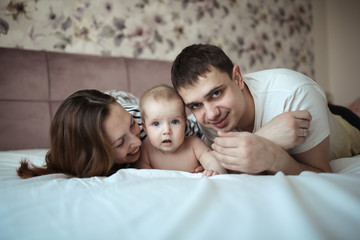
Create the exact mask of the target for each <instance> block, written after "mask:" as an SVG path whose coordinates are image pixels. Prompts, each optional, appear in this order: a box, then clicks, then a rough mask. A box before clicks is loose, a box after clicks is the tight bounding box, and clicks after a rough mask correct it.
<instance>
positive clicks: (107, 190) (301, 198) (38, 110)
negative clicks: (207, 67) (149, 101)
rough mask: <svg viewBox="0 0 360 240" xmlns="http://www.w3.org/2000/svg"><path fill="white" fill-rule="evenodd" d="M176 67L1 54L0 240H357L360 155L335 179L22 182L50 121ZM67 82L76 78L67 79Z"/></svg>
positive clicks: (43, 147) (307, 175)
mask: <svg viewBox="0 0 360 240" xmlns="http://www.w3.org/2000/svg"><path fill="white" fill-rule="evenodd" d="M170 67H171V63H169V62H163V61H154V60H140V59H126V58H119V57H96V56H85V55H76V54H62V53H52V52H43V51H38V52H37V51H27V50H17V49H5V48H0V70H1V75H0V76H1V79H0V150H1V151H0V239H156V240H161V239H186V240H188V239H301V240H303V239H360V155H358V156H354V157H350V158H343V159H336V160H333V161H331V167H332V169H333V170H334V173H333V174H316V173H312V172H303V173H302V174H300V175H299V176H285V175H284V174H283V173H281V172H279V173H277V174H276V175H275V176H252V175H247V174H227V175H216V176H213V177H210V178H206V177H202V176H201V174H200V173H198V174H192V173H187V172H181V171H167V170H156V169H152V170H148V169H142V170H138V169H131V168H130V169H121V170H119V171H118V172H116V173H115V174H113V175H111V176H110V177H92V178H84V179H78V178H69V177H68V176H66V175H63V174H52V175H47V176H41V177H36V178H31V179H20V178H19V177H18V176H17V175H16V169H17V167H18V166H19V161H20V160H21V159H22V158H28V159H29V160H30V161H31V162H33V163H34V164H37V165H42V164H43V163H44V156H45V154H46V152H47V150H48V148H49V137H48V131H49V126H50V121H51V117H52V116H53V114H54V112H55V111H56V108H57V106H58V105H59V103H60V102H61V101H62V100H63V99H64V98H65V97H67V96H68V95H69V94H71V93H72V92H74V91H76V90H78V89H82V88H96V89H99V90H104V91H105V90H111V89H118V90H122V91H126V92H130V93H133V94H134V96H136V97H139V96H140V95H141V93H142V92H143V91H145V90H146V89H147V88H148V87H151V86H152V85H155V84H159V83H168V84H170V79H169V76H168V74H169V72H168V71H169V70H170ZM70 76H71V77H70Z"/></svg>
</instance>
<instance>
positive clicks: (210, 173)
mask: <svg viewBox="0 0 360 240" xmlns="http://www.w3.org/2000/svg"><path fill="white" fill-rule="evenodd" d="M218 174H219V173H218V172H216V171H214V170H204V171H203V174H202V176H203V177H211V176H215V175H218Z"/></svg>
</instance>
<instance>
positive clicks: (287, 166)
mask: <svg viewBox="0 0 360 240" xmlns="http://www.w3.org/2000/svg"><path fill="white" fill-rule="evenodd" d="M171 79H172V83H173V86H174V88H175V89H176V90H177V91H178V92H179V94H180V96H181V97H182V99H183V101H184V102H185V104H186V106H187V107H188V108H189V109H190V110H191V111H192V113H193V114H194V116H195V117H196V119H197V121H198V122H199V123H200V126H201V128H202V130H203V132H204V134H205V137H206V141H207V142H208V143H210V144H211V147H212V149H213V154H214V156H215V157H216V158H217V159H218V160H219V161H220V164H221V165H222V166H223V167H225V168H227V169H230V170H235V171H240V172H246V173H251V174H258V173H263V172H267V173H270V174H274V173H276V172H278V171H282V172H284V173H285V174H299V173H301V172H302V171H305V170H308V171H314V172H331V171H332V170H331V167H330V164H329V159H334V158H339V157H347V156H351V155H355V154H359V153H360V132H359V130H358V129H356V128H354V127H353V126H351V125H350V124H348V123H347V122H346V121H345V120H343V119H342V118H341V117H339V116H336V117H335V116H334V115H332V114H331V113H330V112H329V110H328V108H327V102H326V97H325V94H324V92H323V90H322V89H321V88H320V87H319V86H318V85H317V84H316V83H315V82H314V81H312V80H311V79H310V78H308V77H306V76H304V75H302V74H300V73H297V72H294V71H291V70H286V69H273V70H266V71H260V72H256V73H252V74H247V75H244V76H242V75H241V72H240V68H239V66H238V65H233V63H232V62H231V60H230V59H229V58H228V57H227V55H226V54H225V53H224V52H223V51H222V50H221V49H220V48H218V47H216V46H212V45H203V44H195V45H191V46H189V47H186V48H185V49H183V51H182V52H181V53H180V54H179V55H178V56H177V57H176V59H175V61H174V63H173V66H172V70H171ZM310 121H311V124H310ZM330 129H331V134H330ZM343 133H345V135H344V134H343ZM330 150H331V151H330Z"/></svg>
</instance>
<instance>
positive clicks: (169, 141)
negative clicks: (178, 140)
mask: <svg viewBox="0 0 360 240" xmlns="http://www.w3.org/2000/svg"><path fill="white" fill-rule="evenodd" d="M163 143H171V140H170V139H166V140H164V141H163Z"/></svg>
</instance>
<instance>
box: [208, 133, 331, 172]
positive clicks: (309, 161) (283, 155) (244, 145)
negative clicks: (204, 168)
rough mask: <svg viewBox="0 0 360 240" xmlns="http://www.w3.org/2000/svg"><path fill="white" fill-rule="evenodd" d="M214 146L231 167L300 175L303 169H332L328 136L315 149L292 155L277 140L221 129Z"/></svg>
mask: <svg viewBox="0 0 360 240" xmlns="http://www.w3.org/2000/svg"><path fill="white" fill-rule="evenodd" d="M218 134H219V137H217V138H215V142H214V144H213V145H212V149H213V152H212V154H213V155H214V156H215V157H216V158H217V159H218V160H219V163H220V164H221V165H222V166H223V167H224V168H227V169H231V170H236V171H240V172H245V173H251V174H257V173H260V172H264V171H267V172H268V173H270V174H275V173H276V172H279V171H282V172H284V174H287V175H298V174H300V173H301V172H302V171H316V172H331V168H330V165H329V160H328V158H327V156H328V155H327V154H328V149H329V146H328V145H329V143H328V139H325V140H324V141H323V142H321V143H320V144H318V145H317V146H316V147H314V148H312V149H311V150H309V151H307V152H304V153H301V154H297V155H294V157H295V158H296V159H295V158H293V157H292V156H290V155H289V154H288V153H287V152H286V151H285V150H284V149H283V148H282V147H280V146H279V145H277V144H275V143H274V142H272V141H270V140H268V139H266V138H263V137H260V136H258V135H255V134H251V133H248V132H228V133H222V132H219V133H218Z"/></svg>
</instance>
